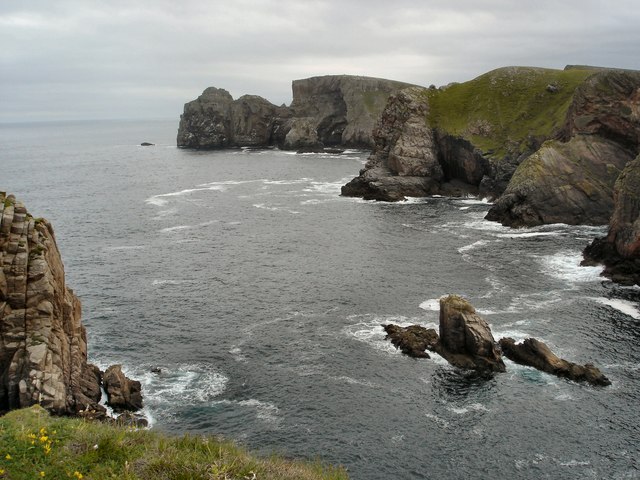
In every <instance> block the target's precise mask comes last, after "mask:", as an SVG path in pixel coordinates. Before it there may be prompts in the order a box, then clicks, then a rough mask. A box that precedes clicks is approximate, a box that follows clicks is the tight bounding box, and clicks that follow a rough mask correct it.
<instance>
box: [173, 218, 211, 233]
mask: <svg viewBox="0 0 640 480" xmlns="http://www.w3.org/2000/svg"><path fill="white" fill-rule="evenodd" d="M217 222H218V220H209V221H208V222H202V223H198V224H197V225H176V226H174V227H166V228H162V229H160V232H162V233H171V232H179V231H182V230H193V229H196V228H202V227H208V226H209V225H213V224H214V223H217Z"/></svg>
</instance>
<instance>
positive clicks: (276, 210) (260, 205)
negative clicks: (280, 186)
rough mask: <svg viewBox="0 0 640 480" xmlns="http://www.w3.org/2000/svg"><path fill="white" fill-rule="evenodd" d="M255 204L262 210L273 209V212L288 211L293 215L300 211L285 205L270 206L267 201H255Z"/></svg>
mask: <svg viewBox="0 0 640 480" xmlns="http://www.w3.org/2000/svg"><path fill="white" fill-rule="evenodd" d="M253 206H254V207H256V208H259V209H261V210H269V211H272V212H287V213H291V214H293V215H297V214H299V213H300V212H298V211H297V210H290V209H288V208H284V207H275V206H269V205H267V204H266V203H254V204H253Z"/></svg>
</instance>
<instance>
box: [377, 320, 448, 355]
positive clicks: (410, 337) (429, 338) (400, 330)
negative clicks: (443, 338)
mask: <svg viewBox="0 0 640 480" xmlns="http://www.w3.org/2000/svg"><path fill="white" fill-rule="evenodd" d="M382 327H383V328H384V331H385V332H387V337H386V338H387V339H389V340H391V343H392V344H393V346H394V347H396V348H398V349H400V350H401V351H402V353H404V354H405V355H408V356H410V357H413V358H431V357H429V354H428V353H427V352H426V350H432V351H435V348H436V345H437V343H438V334H437V333H436V331H435V330H434V329H432V328H430V329H427V328H424V327H422V326H420V325H410V326H408V327H400V326H398V325H393V324H389V325H382Z"/></svg>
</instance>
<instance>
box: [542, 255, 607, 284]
mask: <svg viewBox="0 0 640 480" xmlns="http://www.w3.org/2000/svg"><path fill="white" fill-rule="evenodd" d="M537 258H538V259H539V261H540V263H541V266H542V272H543V273H546V274H547V275H549V276H551V277H555V278H558V279H560V280H565V281H567V282H572V283H578V282H596V281H602V277H601V276H600V274H601V273H602V267H601V266H599V267H583V266H581V265H580V262H581V261H582V253H581V252H575V251H562V252H558V253H555V254H553V255H547V256H541V257H537Z"/></svg>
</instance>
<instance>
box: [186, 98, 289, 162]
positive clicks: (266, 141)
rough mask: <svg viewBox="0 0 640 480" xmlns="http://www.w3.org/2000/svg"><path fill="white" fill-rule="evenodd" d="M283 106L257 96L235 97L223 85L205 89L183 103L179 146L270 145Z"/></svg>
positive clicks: (275, 133) (285, 114)
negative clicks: (194, 97)
mask: <svg viewBox="0 0 640 480" xmlns="http://www.w3.org/2000/svg"><path fill="white" fill-rule="evenodd" d="M286 116H287V112H286V109H284V108H281V107H277V106H275V105H273V104H272V103H270V102H269V101H268V100H265V99H264V98H262V97H259V96H256V95H245V96H243V97H240V98H238V99H237V100H234V99H233V97H232V96H231V94H230V93H229V92H227V91H226V90H224V89H222V88H214V87H210V88H207V89H206V90H205V91H204V92H203V93H202V95H200V96H199V97H198V98H197V99H196V100H194V101H192V102H189V103H187V104H185V106H184V113H183V114H182V115H181V116H180V125H179V127H178V146H179V147H187V148H195V149H214V148H228V147H239V146H248V147H259V146H268V145H272V144H273V141H274V136H275V135H277V130H278V127H279V123H278V122H279V119H281V118H282V117H286Z"/></svg>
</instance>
